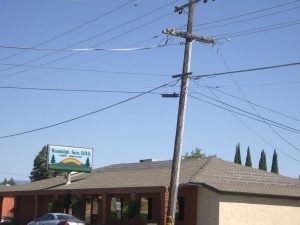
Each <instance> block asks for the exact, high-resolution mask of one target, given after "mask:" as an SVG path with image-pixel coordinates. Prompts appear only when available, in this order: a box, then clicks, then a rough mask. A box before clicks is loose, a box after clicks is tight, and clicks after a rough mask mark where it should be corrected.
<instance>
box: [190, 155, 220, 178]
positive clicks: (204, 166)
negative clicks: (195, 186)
mask: <svg viewBox="0 0 300 225" xmlns="http://www.w3.org/2000/svg"><path fill="white" fill-rule="evenodd" d="M213 159H215V157H214V156H212V157H209V159H208V160H207V161H206V162H205V163H204V164H203V165H202V166H200V167H199V169H198V170H197V171H196V172H195V173H194V174H193V175H192V176H191V178H190V179H189V181H192V180H193V178H194V177H195V176H196V175H198V174H199V173H201V170H202V171H203V169H205V168H206V167H207V166H208V164H210V163H211V161H213Z"/></svg>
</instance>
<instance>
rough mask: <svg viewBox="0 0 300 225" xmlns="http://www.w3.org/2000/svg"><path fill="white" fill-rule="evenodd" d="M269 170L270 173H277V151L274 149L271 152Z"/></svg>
mask: <svg viewBox="0 0 300 225" xmlns="http://www.w3.org/2000/svg"><path fill="white" fill-rule="evenodd" d="M271 172H272V173H277V174H278V173H279V169H278V160H277V152H276V150H274V153H273V159H272V168H271Z"/></svg>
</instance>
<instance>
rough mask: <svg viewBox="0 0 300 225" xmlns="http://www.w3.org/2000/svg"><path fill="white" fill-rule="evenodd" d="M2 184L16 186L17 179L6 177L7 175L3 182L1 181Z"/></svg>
mask: <svg viewBox="0 0 300 225" xmlns="http://www.w3.org/2000/svg"><path fill="white" fill-rule="evenodd" d="M1 184H2V185H9V186H15V185H16V182H15V180H14V179H13V178H12V177H11V178H10V179H9V180H7V179H6V177H5V178H4V180H3V182H1Z"/></svg>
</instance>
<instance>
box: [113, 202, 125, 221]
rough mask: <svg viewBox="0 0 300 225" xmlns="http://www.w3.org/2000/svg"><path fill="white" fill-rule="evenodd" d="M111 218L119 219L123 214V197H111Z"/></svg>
mask: <svg viewBox="0 0 300 225" xmlns="http://www.w3.org/2000/svg"><path fill="white" fill-rule="evenodd" d="M110 212H111V218H112V219H116V220H119V219H121V218H122V215H123V198H119V197H113V198H111V202H110Z"/></svg>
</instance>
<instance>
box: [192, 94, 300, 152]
mask: <svg viewBox="0 0 300 225" xmlns="http://www.w3.org/2000/svg"><path fill="white" fill-rule="evenodd" d="M194 93H197V94H199V95H201V96H204V97H206V98H208V99H211V100H213V101H216V102H218V103H221V104H222V105H226V106H229V107H230V108H233V109H236V110H238V111H241V112H243V113H246V114H248V115H251V116H254V117H252V119H254V118H256V117H258V118H259V119H260V120H257V119H255V120H257V121H261V122H263V121H264V120H265V121H267V123H268V124H270V125H272V126H276V127H278V128H281V129H284V130H287V131H291V132H294V133H297V134H300V130H298V129H296V128H293V127H290V126H287V125H284V124H282V123H279V122H276V121H274V120H270V119H268V118H266V117H262V116H258V115H256V114H254V113H251V112H248V111H246V110H244V109H241V108H238V107H236V106H233V105H231V104H228V103H225V102H223V101H220V100H217V99H215V98H212V97H209V96H208V95H205V94H202V93H200V92H197V91H195V92H194ZM299 151H300V150H299Z"/></svg>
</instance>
